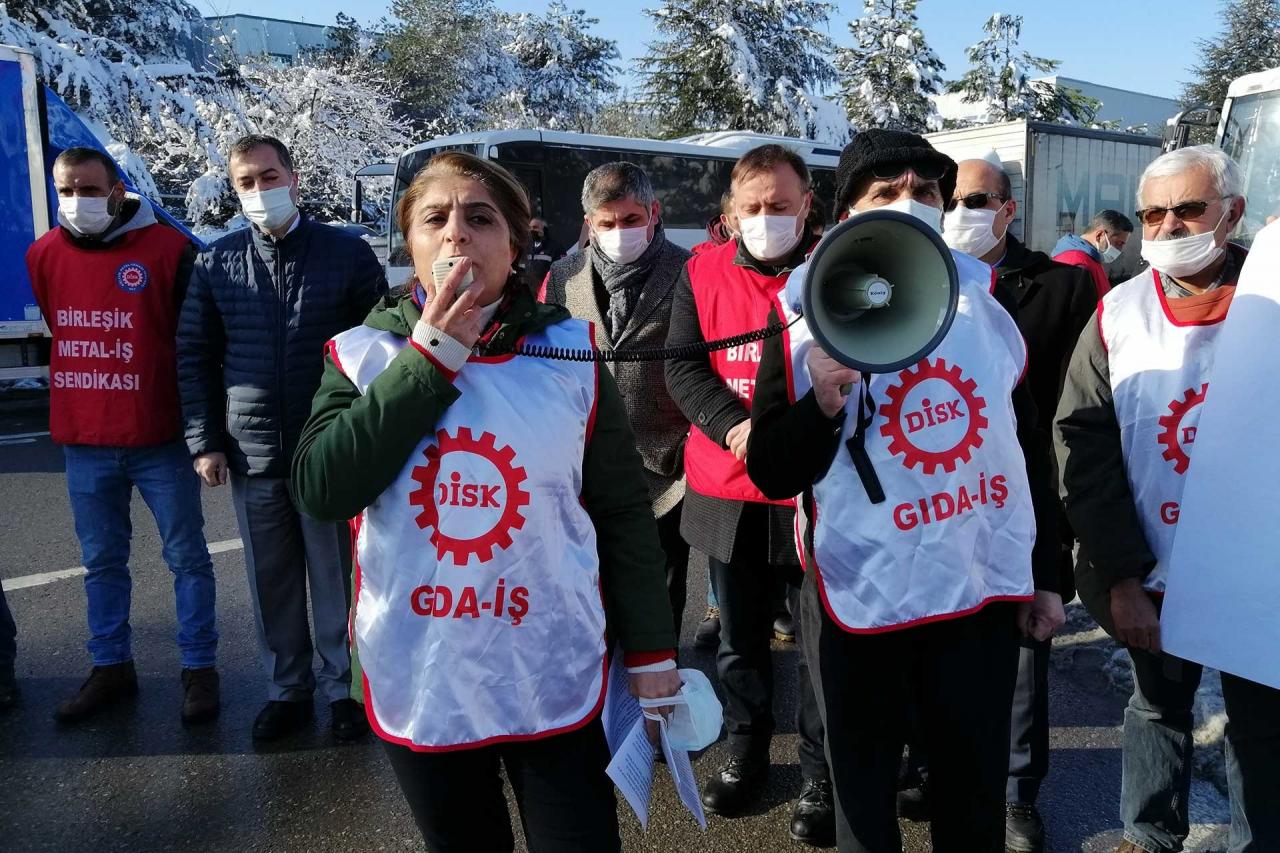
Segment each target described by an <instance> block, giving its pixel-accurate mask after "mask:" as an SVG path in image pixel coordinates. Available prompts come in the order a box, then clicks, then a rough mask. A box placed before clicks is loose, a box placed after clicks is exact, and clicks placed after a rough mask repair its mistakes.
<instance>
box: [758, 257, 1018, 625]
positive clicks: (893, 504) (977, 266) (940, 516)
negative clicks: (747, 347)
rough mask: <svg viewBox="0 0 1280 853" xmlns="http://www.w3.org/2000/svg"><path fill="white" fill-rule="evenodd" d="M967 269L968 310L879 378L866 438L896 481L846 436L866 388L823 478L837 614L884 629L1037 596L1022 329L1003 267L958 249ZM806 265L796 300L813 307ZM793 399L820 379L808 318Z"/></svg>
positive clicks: (828, 583)
mask: <svg viewBox="0 0 1280 853" xmlns="http://www.w3.org/2000/svg"><path fill="white" fill-rule="evenodd" d="M952 255H953V257H954V258H955V262H956V267H957V270H958V272H959V274H960V299H959V304H958V307H957V310H956V317H955V322H954V323H953V324H952V326H951V330H950V331H949V332H948V333H947V335H946V337H944V338H943V339H942V343H941V344H940V345H939V346H938V348H937V349H936V350H934V352H933V353H931V354H930V355H929V356H928V357H927V358H925V359H923V360H921V361H920V362H919V363H917V364H915V365H913V366H911V367H908V368H906V369H905V370H902V371H900V372H898V373H895V374H889V375H884V376H880V375H877V376H873V377H871V381H870V385H869V387H868V392H869V396H870V398H871V400H872V401H873V403H874V406H875V416H874V418H873V420H872V422H871V425H870V426H869V427H868V428H867V430H866V435H865V447H866V450H867V454H868V455H869V456H870V458H871V461H872V463H873V464H874V466H875V470H876V473H877V475H878V476H879V478H880V483H881V485H882V486H883V487H884V492H885V496H886V498H885V500H884V502H882V503H878V504H873V503H871V502H870V500H869V499H868V498H867V492H866V489H865V488H864V487H863V485H862V481H861V480H860V479H859V477H858V474H857V472H856V471H855V470H854V467H853V463H852V461H851V458H850V455H849V452H848V450H847V449H846V448H845V442H846V441H848V440H849V438H850V437H851V436H852V435H853V433H854V430H855V428H856V426H857V417H856V411H857V405H858V397H859V389H858V388H854V390H853V393H852V394H851V395H850V397H849V402H848V403H847V404H846V412H847V416H846V418H845V422H844V428H843V432H842V433H841V436H840V446H839V449H838V450H837V451H836V456H835V459H834V460H833V461H832V463H831V467H830V469H828V471H827V473H826V475H825V476H823V478H822V479H820V480H819V481H818V482H817V483H816V484H815V485H814V486H813V503H814V516H815V518H814V519H812V520H810V521H811V522H812V523H813V525H814V527H813V551H814V558H815V562H816V564H817V565H816V566H813V567H812V568H813V569H814V570H815V571H816V572H817V579H818V584H819V589H820V590H821V592H822V598H823V602H824V604H825V606H826V609H827V613H828V614H829V615H830V616H831V618H832V619H834V620H835V621H836V623H837V624H839V625H840V626H841V627H842V628H844V629H845V630H846V631H851V632H854V633H870V632H876V631H886V630H894V629H898V628H905V627H909V626H911V625H916V624H921V623H924V622H930V621H934V620H938V619H946V618H951V617H957V616H964V615H967V614H969V613H972V612H974V611H976V610H978V609H979V608H981V607H982V606H984V605H985V604H987V603H989V602H992V601H1001V600H1023V599H1027V598H1029V597H1030V596H1031V595H1032V592H1033V590H1032V577H1031V547H1032V543H1033V542H1034V540H1035V517H1034V513H1033V511H1032V506H1031V491H1030V488H1029V486H1028V483H1027V472H1026V462H1025V460H1024V458H1023V455H1022V449H1021V447H1020V446H1019V444H1018V437H1017V426H1016V422H1015V418H1014V412H1013V405H1012V402H1011V394H1012V392H1013V388H1014V387H1015V386H1016V385H1017V383H1018V381H1019V378H1020V377H1021V375H1022V372H1023V369H1024V367H1025V365H1026V346H1025V345H1024V343H1023V341H1022V336H1021V334H1020V333H1019V332H1018V327H1017V325H1016V324H1015V323H1014V321H1013V319H1012V318H1011V317H1010V316H1009V314H1008V313H1007V312H1006V311H1005V310H1004V308H1002V307H1001V306H1000V303H998V302H997V301H996V300H995V298H994V297H993V296H992V295H991V288H992V277H993V276H992V271H991V268H990V267H988V266H987V265H986V264H984V263H981V262H980V261H977V260H975V259H973V258H971V257H969V256H968V255H962V254H960V253H957V252H953V253H952ZM803 280H804V274H803V272H802V271H799V270H797V271H796V272H795V273H794V274H793V275H792V276H791V281H792V282H795V283H797V284H796V285H795V286H788V289H787V293H786V295H785V298H784V299H783V300H782V302H783V303H784V305H783V311H784V314H785V318H786V320H791V319H792V318H794V317H795V315H796V312H797V311H798V309H799V305H800V286H799V282H802V281H803ZM787 336H788V345H789V347H790V352H791V361H790V364H789V367H790V371H791V372H790V374H789V376H788V383H789V385H790V387H791V389H792V392H793V396H792V399H793V400H798V399H800V398H801V397H803V396H804V395H805V394H806V393H807V392H808V391H809V389H810V388H811V387H812V386H811V382H810V378H809V372H808V368H807V366H806V365H805V357H806V355H807V354H808V352H809V350H810V349H811V348H812V347H813V346H814V342H813V338H812V336H811V335H810V333H809V329H808V327H807V325H806V324H805V323H804V322H803V321H802V322H799V323H796V324H795V325H794V326H792V327H791V328H790V329H789V330H788V332H787Z"/></svg>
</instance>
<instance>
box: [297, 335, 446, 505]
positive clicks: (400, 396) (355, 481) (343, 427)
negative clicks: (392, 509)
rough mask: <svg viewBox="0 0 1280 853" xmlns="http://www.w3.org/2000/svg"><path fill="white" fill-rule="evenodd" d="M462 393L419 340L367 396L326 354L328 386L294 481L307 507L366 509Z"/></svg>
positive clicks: (306, 432) (323, 384)
mask: <svg viewBox="0 0 1280 853" xmlns="http://www.w3.org/2000/svg"><path fill="white" fill-rule="evenodd" d="M458 393H459V392H458V390H457V389H456V388H455V387H454V386H453V383H452V381H451V380H450V379H449V377H447V376H446V375H445V374H444V373H443V372H441V371H440V370H439V369H437V368H436V367H435V366H434V365H433V364H432V363H431V362H430V361H429V360H428V359H427V358H426V356H424V355H423V354H422V353H421V352H419V351H418V350H417V349H415V348H414V347H412V346H408V347H405V348H404V350H403V351H401V352H400V354H399V355H397V356H396V357H395V359H393V360H392V362H391V365H390V366H389V367H388V368H387V369H386V370H384V371H383V372H382V373H381V374H379V376H378V377H377V378H376V379H374V380H373V382H372V383H371V384H370V385H369V388H368V390H367V391H366V393H364V394H361V393H360V392H359V391H357V390H356V387H355V385H353V384H352V383H351V380H349V379H348V378H347V377H346V376H345V375H344V374H343V372H342V370H341V369H340V368H339V367H338V365H337V364H336V363H335V362H334V361H333V359H332V357H331V356H329V355H327V354H326V356H325V367H324V375H323V377H322V378H321V381H320V390H319V391H317V392H316V396H315V400H314V401H313V402H312V404H311V416H310V417H309V418H308V419H307V423H306V425H305V426H304V427H303V428H302V437H301V439H299V442H298V452H297V453H296V454H295V455H294V457H293V486H294V490H295V494H296V495H297V499H298V503H299V504H300V505H301V506H302V509H303V511H304V512H306V513H307V514H308V515H310V516H312V517H314V518H317V519H319V520H321V521H344V520H346V519H349V518H354V517H355V516H357V515H359V514H360V513H361V512H362V511H363V510H364V508H365V507H367V506H368V505H369V504H371V503H373V501H374V500H375V499H376V498H377V497H378V495H380V494H382V493H383V492H384V491H385V490H386V489H387V487H388V486H390V485H391V483H392V482H393V481H394V480H395V478H396V475H397V474H399V473H400V471H401V469H403V468H404V465H405V462H406V461H408V459H409V454H411V453H412V452H413V450H414V448H415V447H417V445H418V442H420V441H422V437H423V436H424V435H426V434H427V432H428V431H429V430H431V429H432V428H433V427H434V426H435V424H436V422H437V421H438V420H439V419H440V416H441V415H442V414H443V413H444V411H445V410H446V409H448V408H449V406H450V405H452V404H453V402H454V401H455V400H457V399H458Z"/></svg>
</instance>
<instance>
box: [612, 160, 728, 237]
mask: <svg viewBox="0 0 1280 853" xmlns="http://www.w3.org/2000/svg"><path fill="white" fill-rule="evenodd" d="M733 163H734V161H732V160H714V159H711V158H709V157H684V156H680V155H674V156H673V155H670V154H638V155H636V165H637V166H640V167H641V168H642V169H644V170H645V171H646V172H648V173H649V180H650V181H652V182H653V189H654V192H655V193H656V194H657V196H658V201H659V202H661V203H662V224H663V225H665V226H666V227H667V228H669V229H672V230H691V231H701V230H702V229H704V228H705V227H706V225H707V220H708V219H710V218H711V217H712V216H714V215H715V214H717V213H719V212H720V196H721V195H723V194H724V191H725V190H727V189H728V188H729V176H730V174H732V172H733Z"/></svg>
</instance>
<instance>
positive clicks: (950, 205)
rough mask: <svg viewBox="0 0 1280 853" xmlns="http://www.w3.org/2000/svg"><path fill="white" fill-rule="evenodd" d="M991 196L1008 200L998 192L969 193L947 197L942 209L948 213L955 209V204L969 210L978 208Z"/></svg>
mask: <svg viewBox="0 0 1280 853" xmlns="http://www.w3.org/2000/svg"><path fill="white" fill-rule="evenodd" d="M993 198H994V199H996V200H997V201H1008V200H1009V198H1008V197H1007V196H1003V195H1000V193H969V194H968V195H967V196H962V197H961V198H953V199H949V200H948V201H947V206H946V207H945V208H943V209H944V210H945V211H946V212H947V213H950V212H951V211H953V210H955V209H956V205H957V204H963V205H964V206H965V207H967V208H969V209H970V210H980V209H982V208H984V207H986V206H987V203H988V202H990V201H991V199H993Z"/></svg>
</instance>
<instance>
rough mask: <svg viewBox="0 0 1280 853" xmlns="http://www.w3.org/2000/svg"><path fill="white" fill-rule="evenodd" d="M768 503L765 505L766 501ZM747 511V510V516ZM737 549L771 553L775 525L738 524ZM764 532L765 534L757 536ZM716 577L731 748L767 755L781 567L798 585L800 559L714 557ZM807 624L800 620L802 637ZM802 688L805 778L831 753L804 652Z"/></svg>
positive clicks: (719, 663) (719, 660) (819, 772)
mask: <svg viewBox="0 0 1280 853" xmlns="http://www.w3.org/2000/svg"><path fill="white" fill-rule="evenodd" d="M762 506H763V505H762ZM745 517H746V513H744V518H745ZM738 536H739V540H738V543H737V545H736V547H735V548H734V553H735V554H748V555H764V554H767V553H768V549H767V544H768V543H767V536H768V525H767V524H766V523H765V522H764V521H763V519H762V521H761V523H759V524H752V523H744V524H743V525H742V526H741V528H740V529H739V531H738ZM756 540H759V541H756ZM707 562H708V564H709V566H710V568H711V584H712V586H713V587H715V592H716V598H717V599H719V602H720V650H719V652H718V653H717V655H716V671H717V673H718V675H719V677H720V687H721V689H722V690H723V692H724V700H725V701H724V722H725V729H726V730H727V731H728V734H729V749H730V750H731V751H732V752H734V753H735V754H738V755H748V754H750V755H755V756H759V755H765V756H767V755H768V752H769V740H770V738H771V737H772V736H773V730H774V726H775V721H774V716H773V656H772V653H771V651H770V648H769V642H770V640H771V639H772V638H773V620H774V616H775V615H776V612H777V604H778V600H777V580H778V577H779V576H780V575H781V576H782V577H784V578H785V579H786V580H787V581H788V582H789V583H791V584H792V585H797V586H798V585H799V583H800V581H801V579H802V577H803V573H802V572H801V571H800V568H799V566H775V565H771V564H770V563H768V562H766V560H765V559H764V558H763V556H760V557H755V556H752V557H751V558H750V559H738V560H735V561H734V562H732V563H722V562H721V561H719V560H717V559H715V558H714V557H709V558H708V560H707ZM802 633H803V632H802V630H801V628H800V625H799V623H798V621H797V622H796V642H797V643H799V642H800V640H801V634H802ZM797 657H798V658H799V663H798V678H799V683H798V689H799V691H800V696H799V697H798V698H799V702H798V703H797V704H798V708H797V712H796V717H797V719H796V730H797V732H798V733H799V735H800V738H799V746H798V749H797V752H798V753H799V758H800V772H801V773H802V774H803V776H804V777H805V778H806V779H826V778H828V774H827V760H826V756H825V752H824V749H823V736H822V716H821V714H820V713H819V711H818V700H817V696H816V695H815V694H814V691H813V685H812V682H811V681H810V678H809V667H808V664H807V661H806V660H805V656H804V655H803V654H801V655H798V656H797Z"/></svg>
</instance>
